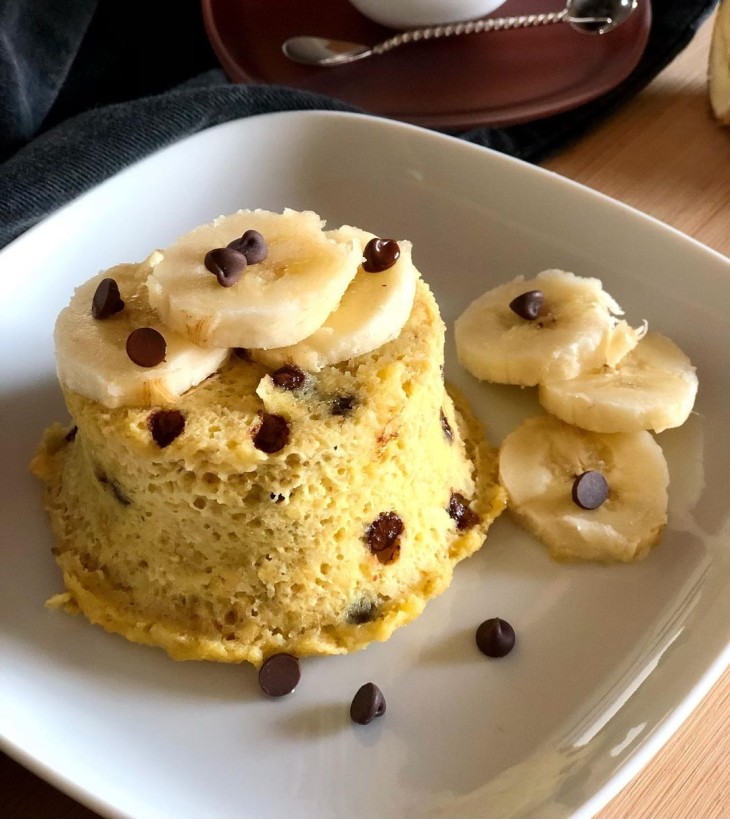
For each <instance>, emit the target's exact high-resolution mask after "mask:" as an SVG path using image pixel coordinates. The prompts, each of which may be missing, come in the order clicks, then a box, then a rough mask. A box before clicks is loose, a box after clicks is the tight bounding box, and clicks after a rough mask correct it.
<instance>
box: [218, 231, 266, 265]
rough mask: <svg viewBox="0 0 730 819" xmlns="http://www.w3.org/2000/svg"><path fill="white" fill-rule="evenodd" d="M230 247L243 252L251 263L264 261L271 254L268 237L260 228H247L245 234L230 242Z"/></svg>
mask: <svg viewBox="0 0 730 819" xmlns="http://www.w3.org/2000/svg"><path fill="white" fill-rule="evenodd" d="M228 247H230V248H231V249H232V250H237V251H238V252H239V253H243V255H244V256H245V257H246V261H247V262H248V263H249V264H258V263H259V262H263V261H264V259H266V257H267V256H268V255H269V248H268V247H267V245H266V239H264V237H263V236H262V235H261V234H260V233H259V232H258V230H247V231H246V232H245V233H244V234H243V236H241V237H240V238H238V239H234V240H233V241H232V242H229V243H228Z"/></svg>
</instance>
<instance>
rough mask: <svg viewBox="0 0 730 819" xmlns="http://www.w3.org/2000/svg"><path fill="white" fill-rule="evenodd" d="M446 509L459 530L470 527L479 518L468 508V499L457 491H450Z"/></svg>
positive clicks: (475, 523)
mask: <svg viewBox="0 0 730 819" xmlns="http://www.w3.org/2000/svg"><path fill="white" fill-rule="evenodd" d="M446 511H447V512H448V513H449V515H450V516H451V517H452V518H453V519H454V520H455V521H456V528H457V529H458V530H459V531H460V532H463V531H464V529H471V528H472V527H473V526H476V525H477V523H479V521H480V520H481V518H480V517H479V515H477V513H476V512H474V511H472V510H471V509H470V508H469V501H468V500H467V499H466V498H465V497H464V496H463V495H462V494H461V493H459V492H452V493H451V498H450V499H449V508H448V509H447V510H446Z"/></svg>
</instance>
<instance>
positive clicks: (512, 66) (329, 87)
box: [202, 0, 651, 128]
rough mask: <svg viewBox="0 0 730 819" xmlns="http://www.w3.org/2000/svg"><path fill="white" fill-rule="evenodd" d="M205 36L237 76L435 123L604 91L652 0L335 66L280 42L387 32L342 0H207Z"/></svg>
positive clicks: (463, 122) (557, 105) (564, 103)
mask: <svg viewBox="0 0 730 819" xmlns="http://www.w3.org/2000/svg"><path fill="white" fill-rule="evenodd" d="M561 7H562V5H561V0H508V2H506V3H505V4H504V5H503V6H501V7H500V9H499V10H498V11H497V12H495V16H496V15H500V16H501V15H513V14H530V13H539V12H547V11H558V10H559V9H560V8H561ZM202 8H203V17H204V20H205V25H206V30H207V32H208V37H209V39H210V42H211V44H212V46H213V49H214V50H215V53H216V55H217V56H218V59H219V60H220V62H221V65H222V66H223V69H224V71H225V72H226V74H227V75H228V77H229V78H230V79H231V80H233V81H234V82H242V83H253V82H255V83H267V84H275V85H287V86H291V87H294V88H302V89H307V90H309V91H317V92H320V93H323V94H327V95H329V96H332V97H336V98H337V99H340V100H343V101H345V102H348V103H350V104H352V105H355V106H358V107H359V108H362V109H364V110H365V111H368V112H369V113H372V114H379V115H382V116H387V117H393V118H396V119H400V120H404V121H406V122H411V123H415V124H417V125H424V126H426V127H432V128H470V127H475V126H480V125H495V126H504V125H515V124H517V123H521V122H528V121H530V120H535V119H540V118H541V117H547V116H549V115H551V114H556V113H558V112H560V111H567V110H569V109H571V108H575V107H576V106H578V105H581V104H583V103H585V102H588V101H589V100H591V99H594V98H596V97H598V96H600V95H601V94H605V93H606V92H607V91H609V90H611V89H612V88H613V87H614V86H616V85H617V84H618V83H620V82H621V81H622V80H623V79H625V78H626V77H627V76H628V75H629V74H630V73H631V72H632V71H633V69H634V68H635V67H636V64H637V63H638V62H639V59H640V57H641V55H642V53H643V51H644V48H645V46H646V41H647V39H648V36H649V29H650V27H651V4H650V2H649V0H640V2H639V7H638V8H637V10H636V11H635V12H634V14H633V15H632V16H631V17H630V18H629V19H628V20H627V21H626V22H625V23H624V24H623V25H622V26H620V27H619V28H617V29H615V30H614V31H612V32H610V33H609V34H605V35H603V36H595V35H587V34H581V33H580V32H578V31H575V30H573V29H572V28H571V27H570V26H569V25H567V24H565V23H557V24H553V25H549V26H544V27H541V28H531V29H521V30H511V31H496V32H485V33H483V34H472V35H466V36H462V37H456V38H453V39H450V40H437V41H430V42H421V43H414V44H412V45H407V46H402V47H401V48H398V49H395V50H394V51H392V52H390V53H388V54H385V55H383V56H382V57H371V58H369V59H366V60H362V61H361V62H357V63H351V64H350V65H343V66H339V67H337V68H310V67H307V66H302V65H297V64H295V63H292V62H290V61H289V60H288V59H287V58H286V57H285V56H284V55H283V54H282V52H281V44H282V43H283V42H284V40H286V39H287V38H288V37H291V36H294V35H297V34H316V35H319V36H323V37H330V38H333V39H344V40H350V41H353V42H360V43H365V44H373V43H376V42H378V41H380V40H384V39H386V38H387V37H389V36H391V35H392V34H393V32H392V30H390V29H387V28H384V27H382V26H379V25H377V24H375V23H372V22H370V21H369V20H367V19H366V18H365V17H363V16H362V15H361V14H360V13H359V12H357V11H356V10H355V9H354V8H353V7H352V6H351V5H350V4H349V3H348V2H347V0H316V2H304V1H303V0H202Z"/></svg>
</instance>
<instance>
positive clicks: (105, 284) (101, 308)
mask: <svg viewBox="0 0 730 819" xmlns="http://www.w3.org/2000/svg"><path fill="white" fill-rule="evenodd" d="M123 309H124V302H123V301H122V298H121V296H120V295H119V285H118V284H117V283H116V282H115V281H114V279H102V280H101V281H100V282H99V285H98V287H97V288H96V291H95V293H94V298H93V299H92V300H91V315H92V316H93V317H94V318H95V319H99V320H102V319H105V318H109V316H113V315H114V314H115V313H118V312H119V311H120V310H123Z"/></svg>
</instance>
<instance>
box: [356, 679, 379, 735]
mask: <svg viewBox="0 0 730 819" xmlns="http://www.w3.org/2000/svg"><path fill="white" fill-rule="evenodd" d="M384 713H385V697H384V696H383V692H382V691H381V690H380V689H379V688H378V686H377V685H375V683H371V682H369V683H365V685H363V686H361V687H360V688H359V689H358V690H357V693H356V694H355V696H354V697H353V699H352V705H350V719H351V720H352V721H353V722H356V723H357V724H358V725H367V724H368V723H369V722H372V721H373V720H374V719H375V718H376V717H382V716H383V714H384Z"/></svg>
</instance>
